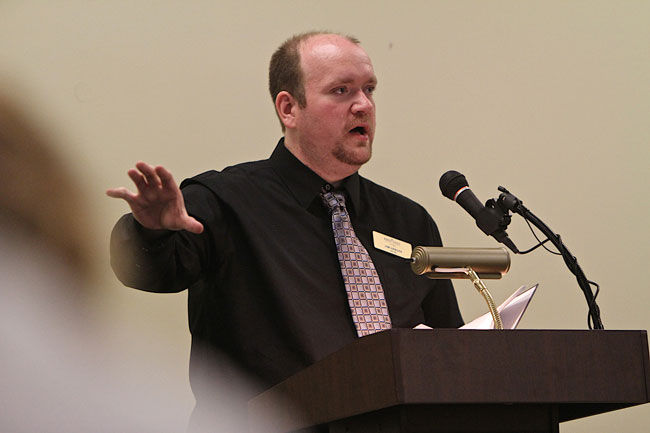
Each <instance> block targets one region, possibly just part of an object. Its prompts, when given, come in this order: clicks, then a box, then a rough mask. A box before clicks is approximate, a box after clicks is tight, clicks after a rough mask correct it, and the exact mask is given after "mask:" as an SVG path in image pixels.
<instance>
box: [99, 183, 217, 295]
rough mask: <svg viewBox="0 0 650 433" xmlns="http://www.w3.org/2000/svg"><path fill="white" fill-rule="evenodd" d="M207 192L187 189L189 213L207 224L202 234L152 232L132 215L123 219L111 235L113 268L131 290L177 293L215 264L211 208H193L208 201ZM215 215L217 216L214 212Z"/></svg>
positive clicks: (166, 231)
mask: <svg viewBox="0 0 650 433" xmlns="http://www.w3.org/2000/svg"><path fill="white" fill-rule="evenodd" d="M202 189H203V190H204V188H202V187H200V186H197V185H190V187H188V188H184V189H183V196H184V198H185V201H186V207H187V208H188V211H190V208H193V209H201V211H199V212H197V213H203V214H204V215H196V214H192V212H191V211H190V214H191V215H192V216H194V217H195V218H197V219H198V220H199V221H201V223H203V224H204V227H205V230H204V231H203V233H201V234H198V235H197V234H193V233H189V232H187V231H170V230H150V229H146V228H144V227H143V226H142V225H140V223H138V222H137V221H136V220H135V218H134V217H133V215H132V214H126V215H124V216H122V217H121V218H120V219H119V220H118V222H117V224H115V227H114V228H113V231H112V233H111V243H110V255H111V267H112V268H113V271H114V272H115V275H116V276H117V278H118V279H119V280H120V281H121V282H122V283H123V284H124V285H125V286H128V287H132V288H135V289H139V290H144V291H147V292H158V293H175V292H180V291H182V290H184V289H186V288H187V287H189V286H191V285H192V284H194V283H195V282H196V281H197V280H198V279H199V278H201V276H202V274H203V273H204V272H205V271H206V269H207V268H208V267H209V266H208V264H209V263H211V262H212V259H211V256H212V251H213V248H212V243H211V241H210V238H211V236H210V230H209V228H208V227H207V226H206V221H207V220H208V219H213V217H210V216H209V214H210V212H209V210H208V206H207V205H190V203H192V202H195V201H205V193H204V192H203V191H201V190H202ZM212 214H214V212H212Z"/></svg>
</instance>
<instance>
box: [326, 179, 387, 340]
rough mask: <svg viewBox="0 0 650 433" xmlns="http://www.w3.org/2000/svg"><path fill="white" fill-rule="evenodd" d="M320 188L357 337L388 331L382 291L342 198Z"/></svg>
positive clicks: (338, 194) (338, 193) (375, 272)
mask: <svg viewBox="0 0 650 433" xmlns="http://www.w3.org/2000/svg"><path fill="white" fill-rule="evenodd" d="M328 189H329V185H327V187H326V188H323V191H322V193H321V197H322V198H323V203H325V205H326V206H327V207H328V208H329V210H330V211H331V212H332V229H333V230H334V241H335V242H336V251H337V252H338V256H339V263H340V264H341V273H342V274H343V282H344V283H345V291H346V292H347V294H348V303H349V304H350V310H351V312H352V321H353V322H354V326H355V327H356V328H357V334H358V335H359V337H363V336H364V335H368V334H373V333H375V332H379V331H381V330H382V329H390V327H391V322H390V316H389V315H388V307H387V306H386V299H385V298H384V289H383V288H382V287H381V282H380V281H379V277H378V276H377V270H376V269H375V265H374V264H373V263H372V260H371V259H370V256H369V255H368V251H366V249H365V248H364V246H363V245H362V244H361V241H359V239H358V238H357V235H356V234H355V233H354V229H353V228H352V223H351V222H350V215H348V211H347V209H346V208H345V197H344V196H343V194H342V193H340V192H330V191H328Z"/></svg>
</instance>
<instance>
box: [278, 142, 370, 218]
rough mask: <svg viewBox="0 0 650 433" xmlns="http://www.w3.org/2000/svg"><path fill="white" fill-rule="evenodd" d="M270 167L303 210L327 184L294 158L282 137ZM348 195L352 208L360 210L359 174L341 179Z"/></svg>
mask: <svg viewBox="0 0 650 433" xmlns="http://www.w3.org/2000/svg"><path fill="white" fill-rule="evenodd" d="M270 161H271V166H272V167H273V169H274V170H275V172H276V173H277V174H278V176H279V177H280V178H281V179H282V181H283V182H284V184H285V185H286V186H287V188H289V190H290V191H291V193H292V194H293V196H294V197H295V198H296V200H298V202H299V203H300V205H301V206H302V207H303V208H305V209H306V208H307V207H309V205H310V204H311V203H312V201H313V200H314V197H316V196H317V195H320V193H321V190H322V188H323V186H325V185H326V184H327V182H326V181H325V180H323V179H322V178H321V177H320V176H319V175H317V174H316V173H314V172H313V171H312V170H311V169H310V168H309V167H307V166H306V165H305V164H303V163H302V162H301V161H300V160H299V159H298V158H296V157H295V156H294V155H293V154H292V153H291V152H290V151H289V150H288V149H287V148H286V146H285V145H284V137H283V138H281V139H280V141H279V142H278V145H277V146H276V147H275V150H274V151H273V153H272V154H271V158H270ZM340 189H343V190H345V191H346V192H347V193H348V196H349V197H350V200H351V201H352V206H353V207H354V208H355V209H357V210H358V209H360V207H359V206H360V205H361V197H360V191H359V173H357V172H355V173H354V174H352V175H350V176H348V177H346V178H345V179H343V182H342V183H341V188H340Z"/></svg>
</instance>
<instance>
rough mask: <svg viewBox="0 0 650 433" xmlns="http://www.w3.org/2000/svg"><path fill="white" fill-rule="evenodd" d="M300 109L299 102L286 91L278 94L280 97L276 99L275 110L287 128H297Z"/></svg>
mask: <svg viewBox="0 0 650 433" xmlns="http://www.w3.org/2000/svg"><path fill="white" fill-rule="evenodd" d="M298 109H299V106H298V101H296V98H294V97H293V96H292V95H291V93H289V92H287V91H286V90H283V91H282V92H280V93H278V96H276V97H275V110H276V111H277V113H278V117H279V118H280V121H281V122H282V124H284V127H285V128H294V127H295V126H296V114H297V111H298Z"/></svg>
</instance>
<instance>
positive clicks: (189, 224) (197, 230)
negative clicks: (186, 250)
mask: <svg viewBox="0 0 650 433" xmlns="http://www.w3.org/2000/svg"><path fill="white" fill-rule="evenodd" d="M183 230H187V231H188V232H190V233H194V234H197V235H198V234H201V233H203V224H201V223H200V222H198V221H197V220H196V219H194V218H192V217H191V216H189V215H188V216H187V217H185V219H184V221H183Z"/></svg>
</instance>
